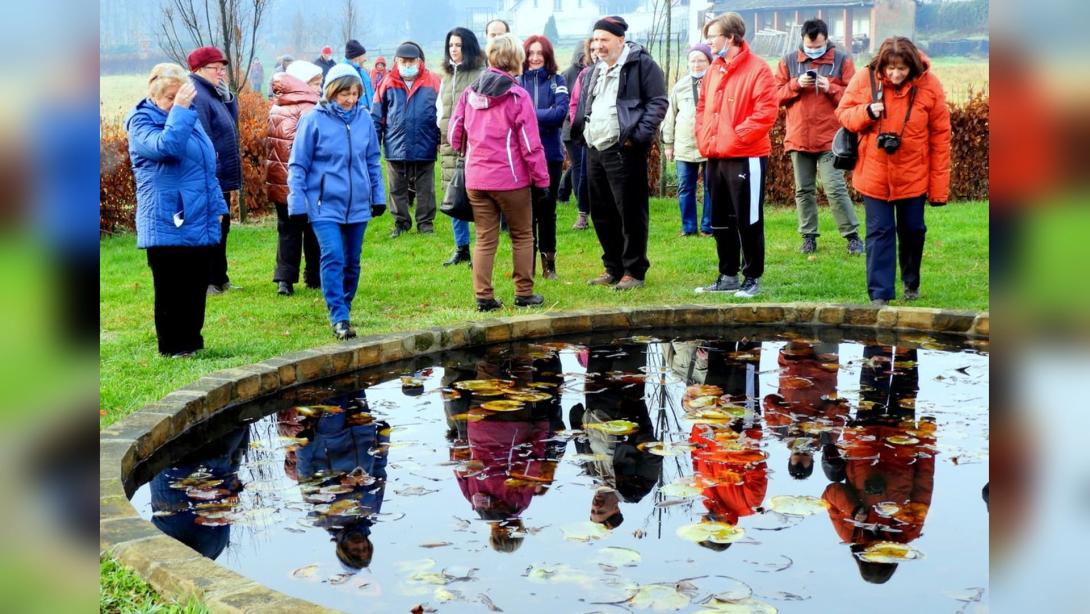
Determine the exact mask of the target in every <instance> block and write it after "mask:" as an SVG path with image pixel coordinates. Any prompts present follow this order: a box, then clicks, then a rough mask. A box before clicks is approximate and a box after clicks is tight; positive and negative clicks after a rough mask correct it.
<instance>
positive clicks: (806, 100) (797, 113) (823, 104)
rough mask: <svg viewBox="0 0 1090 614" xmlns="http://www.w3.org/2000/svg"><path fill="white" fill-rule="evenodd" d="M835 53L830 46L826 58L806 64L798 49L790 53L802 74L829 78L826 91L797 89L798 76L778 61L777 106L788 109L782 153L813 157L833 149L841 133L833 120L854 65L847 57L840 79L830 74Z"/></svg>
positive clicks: (805, 59)
mask: <svg viewBox="0 0 1090 614" xmlns="http://www.w3.org/2000/svg"><path fill="white" fill-rule="evenodd" d="M837 51H838V50H837V49H836V48H835V47H834V46H833V45H832V44H830V45H829V50H828V51H826V52H825V55H823V56H821V57H820V58H818V59H816V60H812V61H807V60H809V58H808V57H807V56H806V54H805V53H803V52H802V50H801V49H796V50H794V51H791V52H790V53H793V54H796V55H795V59H796V60H797V63H798V65H799V67H800V69H801V70H802V71H803V72H806V70H807V69H811V70H815V71H817V72H818V74H820V75H823V76H826V77H828V79H829V90H828V91H821V90H818V89H816V88H815V87H806V88H804V87H802V86H800V85H799V80H798V75H792V74H790V71H789V69H788V64H787V62H786V61H785V60H784V59H781V60H780V65H779V66H778V67H777V68H776V85H777V86H779V91H778V92H777V94H778V98H779V103H780V105H782V106H783V107H785V108H786V109H787V121H786V123H785V124H784V126H785V128H786V134H785V135H784V138H783V149H784V151H807V152H815V153H816V152H823V151H829V150H830V149H832V145H833V135H834V134H836V131H837V130H838V129H840V122H839V121H837V119H836V105H837V103H839V102H840V98H841V97H842V96H843V95H844V88H845V87H847V85H848V82H849V81H851V79H852V75H854V74H855V63H853V62H852V58H851V56H850V55H848V56H847V57H845V58H844V61H843V63H842V64H841V68H840V74H839V75H831V74H829V73H830V71H831V70H832V69H833V65H834V64H833V58H834V57H835V55H836V53H837Z"/></svg>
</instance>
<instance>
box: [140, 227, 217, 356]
mask: <svg viewBox="0 0 1090 614" xmlns="http://www.w3.org/2000/svg"><path fill="white" fill-rule="evenodd" d="M214 250H215V246H211V247H149V248H148V249H147V253H148V254H147V255H148V266H149V267H151V277H152V280H153V284H154V287H155V335H156V337H158V339H159V353H160V354H167V355H169V354H178V353H180V352H194V351H196V350H199V349H201V348H203V347H204V337H202V336H201V329H202V328H203V327H204V303H205V299H206V298H207V296H208V269H209V266H210V263H211V261H212V258H213V254H214Z"/></svg>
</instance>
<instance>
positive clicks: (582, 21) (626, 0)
mask: <svg viewBox="0 0 1090 614" xmlns="http://www.w3.org/2000/svg"><path fill="white" fill-rule="evenodd" d="M696 3H697V4H699V3H700V0H697V2H696ZM656 4H657V2H656V0H463V1H461V2H458V4H457V6H458V8H457V11H458V13H457V18H458V22H459V23H461V24H463V25H465V27H467V28H469V29H471V30H473V32H474V33H476V34H477V36H479V37H482V38H483V37H484V27H485V24H487V23H488V22H489V21H491V20H492V19H502V20H504V21H506V22H507V23H509V24H511V31H512V32H514V33H515V35H516V36H518V37H519V38H526V37H527V36H529V35H531V34H541V33H543V32H544V31H545V24H546V23H547V22H548V21H549V17H550V16H551V17H555V18H556V30H557V32H558V33H559V34H560V38H561V39H568V40H570V39H580V38H584V37H586V36H588V35H590V32H591V28H592V27H593V26H594V22H595V21H597V20H598V19H599V18H601V17H603V16H605V15H621V16H623V17H624V18H625V21H627V22H628V32H629V38H632V39H633V40H637V41H640V40H642V38H643V37H646V36H647V33H648V32H650V31H651V30H652V23H653V21H654V17H655V5H656ZM672 4H673V7H672V8H673V24H672V25H673V28H672V29H673V30H674V32H677V33H683V32H687V31H688V29H689V28H690V27H691V24H692V23H695V22H694V21H692V20H691V18H690V15H689V9H690V1H689V0H673V3H672ZM482 44H483V40H482Z"/></svg>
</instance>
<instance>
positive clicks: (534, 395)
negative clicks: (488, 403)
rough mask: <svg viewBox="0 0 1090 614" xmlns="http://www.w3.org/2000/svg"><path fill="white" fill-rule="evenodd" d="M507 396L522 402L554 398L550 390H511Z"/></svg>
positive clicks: (538, 401)
mask: <svg viewBox="0 0 1090 614" xmlns="http://www.w3.org/2000/svg"><path fill="white" fill-rule="evenodd" d="M507 398H508V399H510V400H512V401H520V402H522V403H540V402H541V401H548V400H549V399H551V398H553V395H551V394H549V393H548V392H509V393H507ZM493 403H495V401H493Z"/></svg>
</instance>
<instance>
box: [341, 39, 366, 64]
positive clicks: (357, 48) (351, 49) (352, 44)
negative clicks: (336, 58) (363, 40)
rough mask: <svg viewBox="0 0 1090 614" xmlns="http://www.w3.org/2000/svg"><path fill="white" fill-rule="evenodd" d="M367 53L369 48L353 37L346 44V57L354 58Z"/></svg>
mask: <svg viewBox="0 0 1090 614" xmlns="http://www.w3.org/2000/svg"><path fill="white" fill-rule="evenodd" d="M365 53H367V48H366V47H364V46H363V45H361V44H360V42H359V41H358V40H356V39H354V38H353V39H352V40H350V41H348V42H347V43H345V44H344V57H346V58H348V59H349V60H351V59H352V58H355V57H359V56H361V55H363V54H365Z"/></svg>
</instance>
